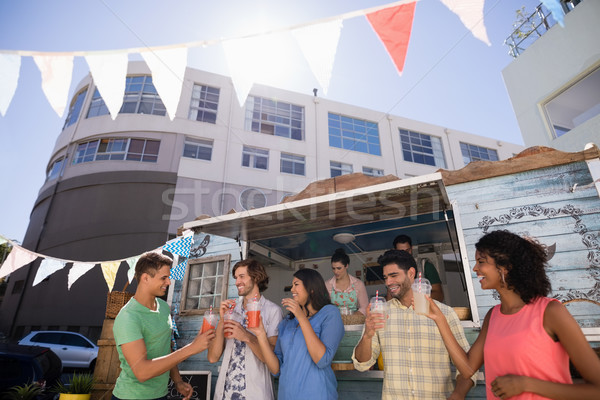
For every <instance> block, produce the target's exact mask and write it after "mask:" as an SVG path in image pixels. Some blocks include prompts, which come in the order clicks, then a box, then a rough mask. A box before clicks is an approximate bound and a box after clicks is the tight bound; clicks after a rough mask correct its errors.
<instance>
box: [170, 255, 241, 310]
mask: <svg viewBox="0 0 600 400" xmlns="http://www.w3.org/2000/svg"><path fill="white" fill-rule="evenodd" d="M229 262H230V255H229V254H227V255H223V256H216V257H206V258H198V259H191V260H189V265H188V267H187V270H186V272H185V276H184V278H183V287H182V292H181V306H180V309H181V311H182V313H188V314H201V313H203V312H204V311H205V310H207V309H208V308H210V306H212V307H213V309H215V310H217V309H218V308H219V305H220V304H221V299H225V298H227V279H226V278H227V277H228V276H229Z"/></svg>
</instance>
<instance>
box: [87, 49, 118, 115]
mask: <svg viewBox="0 0 600 400" xmlns="http://www.w3.org/2000/svg"><path fill="white" fill-rule="evenodd" d="M85 61H87V64H88V66H89V67H90V73H91V74H92V77H93V78H94V83H95V84H96V87H97V88H98V91H99V92H100V96H102V99H103V100H104V103H105V104H106V107H107V108H108V111H109V112H110V116H111V117H112V119H113V120H114V119H115V118H117V115H118V114H119V110H120V109H121V105H122V104H123V95H124V93H125V80H126V78H127V63H128V57H127V53H117V54H103V55H96V54H88V55H87V56H85Z"/></svg>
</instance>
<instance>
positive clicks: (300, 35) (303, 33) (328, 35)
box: [292, 19, 342, 94]
mask: <svg viewBox="0 0 600 400" xmlns="http://www.w3.org/2000/svg"><path fill="white" fill-rule="evenodd" d="M341 30H342V20H341V19H338V20H335V21H331V22H327V23H324V24H318V25H309V26H306V27H304V28H300V29H295V30H293V31H292V35H293V36H294V38H295V39H296V41H297V42H298V46H300V49H301V50H302V54H304V57H305V58H306V61H307V62H308V65H309V66H310V69H311V71H312V73H313V74H314V75H315V78H317V81H318V82H319V85H321V88H322V89H323V93H325V94H327V89H328V88H329V80H330V79H331V71H332V69H333V63H334V61H335V52H336V50H337V46H338V42H339V40H340V32H341Z"/></svg>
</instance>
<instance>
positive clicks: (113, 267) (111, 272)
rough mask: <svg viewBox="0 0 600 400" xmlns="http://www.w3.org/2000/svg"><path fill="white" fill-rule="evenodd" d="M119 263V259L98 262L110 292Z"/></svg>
mask: <svg viewBox="0 0 600 400" xmlns="http://www.w3.org/2000/svg"><path fill="white" fill-rule="evenodd" d="M119 265H121V261H106V262H103V263H101V264H100V267H101V268H102V275H104V280H105V281H106V284H107V285H108V291H109V292H112V289H113V286H115V279H116V278H117V271H118V270H119Z"/></svg>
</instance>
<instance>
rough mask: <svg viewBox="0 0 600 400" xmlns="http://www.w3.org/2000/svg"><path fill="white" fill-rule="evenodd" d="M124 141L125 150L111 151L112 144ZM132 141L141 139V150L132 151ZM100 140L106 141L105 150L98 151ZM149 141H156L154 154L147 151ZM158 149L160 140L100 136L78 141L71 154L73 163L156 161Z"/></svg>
mask: <svg viewBox="0 0 600 400" xmlns="http://www.w3.org/2000/svg"><path fill="white" fill-rule="evenodd" d="M123 141H126V145H125V150H118V151H112V146H113V145H115V143H116V144H118V143H123ZM132 141H143V142H144V145H143V149H142V152H141V153H140V152H134V151H133V150H132V148H131V143H132ZM102 142H106V143H107V144H106V150H108V151H106V150H105V151H102V152H99V151H98V150H99V149H100V145H101V144H102ZM149 142H156V143H158V151H157V152H156V154H154V153H147V152H146V150H147V147H148V144H149ZM159 151H160V140H154V139H142V138H102V139H96V140H91V141H88V142H82V143H78V144H77V147H76V149H75V154H74V156H73V162H72V164H73V165H76V164H82V163H86V162H92V161H108V160H112V161H115V160H116V161H139V162H157V161H158V153H159Z"/></svg>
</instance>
